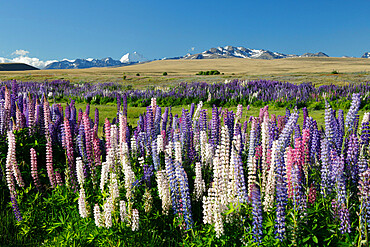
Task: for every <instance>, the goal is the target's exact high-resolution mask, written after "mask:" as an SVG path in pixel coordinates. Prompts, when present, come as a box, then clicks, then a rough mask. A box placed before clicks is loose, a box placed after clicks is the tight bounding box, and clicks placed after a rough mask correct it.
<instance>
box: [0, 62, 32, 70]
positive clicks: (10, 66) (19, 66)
mask: <svg viewBox="0 0 370 247" xmlns="http://www.w3.org/2000/svg"><path fill="white" fill-rule="evenodd" d="M22 70H38V68H35V67H33V66H31V65H28V64H25V63H0V71H22Z"/></svg>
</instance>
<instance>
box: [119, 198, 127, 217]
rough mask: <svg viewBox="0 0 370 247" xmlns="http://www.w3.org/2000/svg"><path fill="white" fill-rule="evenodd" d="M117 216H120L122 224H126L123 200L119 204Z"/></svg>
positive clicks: (125, 209)
mask: <svg viewBox="0 0 370 247" xmlns="http://www.w3.org/2000/svg"><path fill="white" fill-rule="evenodd" d="M119 214H120V216H121V221H122V222H127V220H128V219H127V208H126V202H125V201H124V200H121V201H120V202H119Z"/></svg>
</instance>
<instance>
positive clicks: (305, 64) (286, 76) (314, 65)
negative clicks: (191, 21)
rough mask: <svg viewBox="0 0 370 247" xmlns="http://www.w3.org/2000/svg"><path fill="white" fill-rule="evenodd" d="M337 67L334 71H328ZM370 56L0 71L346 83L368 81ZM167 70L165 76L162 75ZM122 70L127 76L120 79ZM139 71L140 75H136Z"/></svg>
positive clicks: (143, 80)
mask: <svg viewBox="0 0 370 247" xmlns="http://www.w3.org/2000/svg"><path fill="white" fill-rule="evenodd" d="M212 69H216V70H219V71H220V72H222V73H224V75H220V76H195V73H197V72H199V71H201V70H203V71H205V70H212ZM333 70H336V71H339V72H340V74H337V75H333V74H331V71H333ZM369 71H370V59H361V58H286V59H276V60H259V59H241V58H232V59H204V60H164V61H153V62H148V63H144V64H137V65H131V66H125V67H115V68H112V67H111V68H90V69H71V70H39V71H22V72H15V71H14V72H0V80H9V79H17V80H36V81H42V80H45V79H48V80H53V79H67V80H70V81H72V82H107V81H111V82H122V83H125V84H127V85H132V86H134V87H147V86H158V85H160V86H169V85H174V84H177V83H178V82H180V81H195V80H196V81H211V82H220V81H224V80H225V79H232V78H239V79H248V80H253V79H268V80H282V81H290V82H294V83H300V82H304V81H306V82H307V81H311V82H314V83H318V84H322V83H345V82H360V81H370V73H369ZM163 72H167V73H168V76H162V74H163ZM123 73H125V75H126V76H127V79H126V80H123V79H122V77H123ZM137 73H140V76H136V74H137Z"/></svg>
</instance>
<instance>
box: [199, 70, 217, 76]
mask: <svg viewBox="0 0 370 247" xmlns="http://www.w3.org/2000/svg"><path fill="white" fill-rule="evenodd" d="M219 74H220V71H218V70H208V71H199V72H198V73H196V75H219Z"/></svg>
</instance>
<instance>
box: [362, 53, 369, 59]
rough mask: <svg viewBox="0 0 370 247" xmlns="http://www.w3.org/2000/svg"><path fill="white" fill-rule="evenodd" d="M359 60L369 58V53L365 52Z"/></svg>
mask: <svg viewBox="0 0 370 247" xmlns="http://www.w3.org/2000/svg"><path fill="white" fill-rule="evenodd" d="M361 58H370V52H365V54H364V55H362V57H361Z"/></svg>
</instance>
